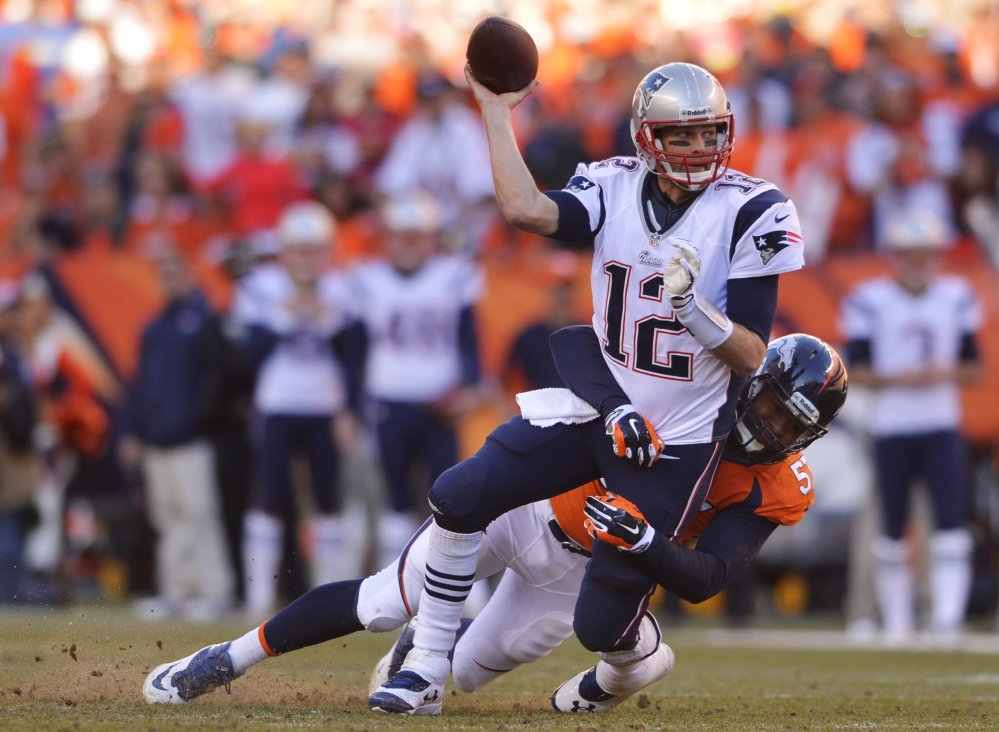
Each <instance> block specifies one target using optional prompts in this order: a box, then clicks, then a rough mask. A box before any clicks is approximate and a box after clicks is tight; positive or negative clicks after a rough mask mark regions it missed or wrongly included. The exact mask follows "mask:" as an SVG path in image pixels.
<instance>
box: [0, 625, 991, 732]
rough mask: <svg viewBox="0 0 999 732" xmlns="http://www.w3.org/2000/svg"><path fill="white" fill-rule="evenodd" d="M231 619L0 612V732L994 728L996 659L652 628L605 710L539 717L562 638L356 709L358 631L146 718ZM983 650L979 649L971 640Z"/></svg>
mask: <svg viewBox="0 0 999 732" xmlns="http://www.w3.org/2000/svg"><path fill="white" fill-rule="evenodd" d="M244 631H245V627H244V626H243V625H240V624H236V623H228V624H218V625H212V626H195V627H190V626H187V625H184V624H181V623H169V622H165V623H157V624H153V623H140V622H138V621H136V620H134V619H132V616H131V615H130V614H129V613H127V612H125V611H122V610H107V609H98V608H89V609H87V608H84V609H77V610H75V611H73V610H59V611H39V610H22V611H6V612H3V613H0V730H4V731H5V732H6V731H7V730H10V731H11V732H14V731H20V730H44V731H46V732H47V731H49V730H68V731H73V732H76V731H77V730H81V731H89V730H159V731H161V732H165V731H168V730H265V729H268V730H271V729H282V730H283V729H303V730H311V729H343V730H357V731H358V732H361V731H362V730H364V731H367V732H374V730H376V729H379V730H394V729H403V728H405V729H407V730H438V729H448V730H454V729H461V730H465V729H467V730H540V729H567V730H579V731H580V732H590V731H591V730H600V731H606V732H611V731H616V730H634V729H677V730H699V729H712V730H748V729H754V730H756V729H761V730H806V729H807V730H825V729H875V730H909V729H913V730H915V729H919V730H924V729H925V730H931V729H951V730H965V729H999V656H996V655H991V654H982V653H977V654H976V653H972V654H969V653H922V652H893V653H892V652H878V651H864V650H804V649H788V648H781V649H773V648H767V647H746V646H744V645H741V644H740V645H731V644H719V643H718V642H717V640H715V641H712V636H711V634H708V633H705V632H703V631H682V632H679V631H678V632H674V633H671V632H670V631H668V630H667V631H666V639H667V641H668V642H670V644H671V645H672V647H673V649H674V650H675V651H676V656H677V664H676V668H675V669H674V670H673V673H672V674H670V676H669V677H667V678H666V679H664V680H663V681H660V682H659V683H658V684H656V685H654V686H653V687H651V688H650V689H649V690H648V692H647V693H646V694H645V695H640V696H637V697H634V698H633V699H631V700H629V701H628V702H626V703H625V704H624V705H623V706H622V707H620V708H619V709H618V710H617V711H615V712H613V713H611V714H605V715H593V716H586V717H580V716H576V715H560V714H556V713H555V712H553V711H552V709H551V707H550V706H549V702H548V695H549V694H550V692H551V690H552V689H553V688H555V686H557V685H558V684H559V683H561V682H562V681H563V680H564V679H566V678H568V677H569V676H570V675H572V674H573V673H575V672H576V671H578V670H582V669H583V668H586V667H587V666H588V665H590V664H591V663H592V657H591V656H590V655H589V654H587V653H586V652H585V651H584V650H583V649H582V648H581V647H580V646H579V645H578V644H576V642H575V641H574V640H570V641H569V642H567V643H566V644H564V645H563V647H562V648H560V649H558V650H557V651H556V652H555V653H554V654H553V655H552V656H551V657H549V658H547V659H545V660H543V661H542V662H540V663H537V664H534V665H533V666H531V667H526V668H522V669H519V670H518V671H516V672H514V673H511V674H509V675H508V676H507V677H506V678H504V679H501V680H500V681H498V682H497V683H495V684H493V685H492V686H491V687H487V688H486V689H484V690H483V691H480V692H478V693H477V694H474V695H466V694H461V693H452V692H450V691H449V692H448V695H447V697H446V702H445V708H444V713H443V714H442V715H441V716H440V717H430V718H428V717H415V718H413V717H394V716H383V715H373V714H371V713H369V712H368V711H367V707H366V705H365V696H364V695H365V692H366V688H367V681H368V674H369V672H370V669H371V668H372V666H373V665H374V663H375V661H376V660H377V659H378V658H379V657H380V656H381V655H382V653H384V651H385V650H386V649H387V647H388V646H389V645H390V644H391V642H392V640H394V635H393V636H392V637H387V636H374V635H363V634H357V635H355V636H350V637H348V638H346V639H344V641H341V642H333V643H328V644H326V645H324V646H320V647H318V648H311V649H306V650H304V651H299V652H297V653H295V654H291V655H289V656H284V657H282V658H279V659H274V660H271V661H268V662H266V663H264V664H262V665H260V666H257V667H256V668H254V669H252V670H251V671H250V672H249V673H248V674H247V675H246V676H245V677H243V678H241V679H238V680H237V681H236V682H235V683H233V685H232V695H231V696H227V695H226V694H225V692H224V691H222V690H218V691H216V692H215V693H214V694H211V695H208V696H207V697H204V698H202V699H199V700H198V701H196V702H194V703H192V704H190V705H187V706H185V707H169V708H165V707H150V706H148V705H146V704H145V703H144V702H143V700H142V696H141V693H140V687H141V684H142V680H143V679H144V678H145V675H146V673H147V671H148V670H149V669H151V668H152V667H153V666H155V665H157V664H159V663H162V662H164V661H169V660H174V659H177V658H180V657H182V656H185V655H187V654H189V653H192V652H193V651H195V650H197V649H198V648H199V647H201V646H202V645H206V644H208V643H210V642H217V641H220V640H225V639H228V638H232V637H234V636H235V635H237V634H239V633H241V632H244ZM983 642H984V640H983Z"/></svg>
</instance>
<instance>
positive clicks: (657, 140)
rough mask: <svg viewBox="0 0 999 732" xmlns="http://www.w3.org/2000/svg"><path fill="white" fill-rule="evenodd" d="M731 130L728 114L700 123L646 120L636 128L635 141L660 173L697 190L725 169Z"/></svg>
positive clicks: (732, 127)
mask: <svg viewBox="0 0 999 732" xmlns="http://www.w3.org/2000/svg"><path fill="white" fill-rule="evenodd" d="M733 133H734V120H733V118H732V115H731V114H725V115H720V116H718V117H715V118H714V119H713V120H712V121H711V122H709V123H700V124H681V123H680V121H679V120H662V121H648V120H646V121H644V122H642V124H641V126H640V127H639V128H638V131H637V133H636V135H635V144H636V145H638V147H639V148H640V149H641V150H642V152H644V153H645V154H646V155H648V156H649V157H650V158H651V159H652V160H653V161H654V162H655V165H656V172H658V173H659V175H661V176H662V177H664V178H666V179H668V180H671V181H673V182H674V183H676V184H677V185H678V186H680V187H681V188H683V189H684V190H689V191H697V190H700V189H702V188H704V187H705V186H706V185H708V184H709V183H712V182H713V181H716V180H718V178H720V177H721V176H722V175H724V174H725V171H727V170H728V164H729V158H730V157H731V156H732V148H733V139H734V134H733Z"/></svg>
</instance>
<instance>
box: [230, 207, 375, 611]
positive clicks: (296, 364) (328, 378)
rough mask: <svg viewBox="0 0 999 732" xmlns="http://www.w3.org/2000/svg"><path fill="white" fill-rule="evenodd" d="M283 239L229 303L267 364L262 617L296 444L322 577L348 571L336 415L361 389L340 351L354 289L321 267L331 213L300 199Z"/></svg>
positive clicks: (259, 389)
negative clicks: (307, 481) (303, 460)
mask: <svg viewBox="0 0 999 732" xmlns="http://www.w3.org/2000/svg"><path fill="white" fill-rule="evenodd" d="M279 236H280V238H281V242H282V251H281V259H280V261H279V262H274V263H271V264H265V265H263V266H261V267H259V268H257V269H256V270H255V271H253V272H251V273H250V274H248V275H247V276H246V277H245V278H244V279H243V281H242V282H240V286H239V289H238V290H237V292H236V299H235V302H234V304H233V309H232V317H233V321H234V322H236V323H238V324H240V325H241V326H242V327H243V328H245V330H246V332H247V338H246V346H245V348H246V351H247V353H248V355H249V358H250V359H251V360H253V361H254V362H257V363H260V368H259V372H258V374H257V383H256V387H255V390H254V394H253V405H254V408H255V410H256V412H257V415H258V418H259V431H258V435H259V445H258V449H257V470H258V481H257V482H258V486H259V490H258V495H257V496H256V498H255V501H254V508H253V509H252V510H251V511H249V512H248V513H247V514H246V517H245V519H244V522H243V527H244V528H243V566H244V573H245V574H246V577H245V578H244V581H245V588H246V610H247V614H248V615H249V616H250V617H258V618H259V617H266V616H267V614H268V613H269V612H270V611H271V609H272V607H273V604H274V600H275V596H276V592H277V580H276V579H274V577H275V575H277V573H278V565H279V564H280V561H281V551H282V548H283V546H284V544H283V539H284V518H285V514H286V512H287V509H288V505H289V503H290V501H291V495H292V493H291V486H290V477H289V470H290V459H291V455H292V453H293V452H294V451H299V450H300V451H304V452H305V453H306V454H307V455H308V458H309V472H310V475H311V478H312V488H313V494H314V496H315V499H316V505H317V507H318V509H319V512H320V513H319V515H318V516H317V517H316V518H315V520H314V522H313V531H314V533H315V538H316V568H315V569H316V571H315V572H314V575H315V580H316V584H321V583H323V582H330V581H332V580H335V579H342V578H343V577H344V574H343V567H344V564H345V562H344V546H343V541H344V538H343V527H342V526H341V519H340V516H339V510H340V499H339V494H338V491H337V468H338V462H339V460H338V454H337V450H336V447H335V445H334V444H333V426H332V422H333V420H334V419H338V420H345V421H348V422H352V421H353V417H351V416H349V413H348V411H347V405H348V392H349V393H350V394H354V395H356V394H357V393H358V392H359V390H358V388H357V387H356V386H354V387H353V388H348V386H347V385H346V384H345V376H351V377H352V378H351V380H352V381H356V380H357V377H356V376H355V375H352V374H351V373H350V371H351V369H349V368H348V369H346V370H345V369H344V367H343V364H344V360H345V358H346V357H347V356H348V355H349V354H345V353H344V349H342V348H339V349H338V348H337V346H338V344H339V343H342V341H343V340H344V339H345V338H346V337H347V335H349V333H350V332H351V328H350V326H351V319H350V315H349V309H348V296H347V288H346V285H345V283H344V282H343V278H342V276H341V275H339V274H336V273H333V272H330V271H324V266H325V265H326V263H327V260H328V259H329V246H330V241H331V239H332V237H333V219H332V217H331V216H330V215H329V213H328V212H327V211H326V209H325V208H324V207H323V206H322V205H321V204H318V203H316V202H306V203H299V204H295V205H293V206H290V207H289V208H288V209H287V210H286V211H285V212H284V213H283V214H282V216H281V220H280V222H279ZM334 349H337V350H338V351H340V353H338V354H335V353H334ZM338 356H340V357H339V358H338ZM355 408H356V406H355ZM341 428H342V429H346V427H343V426H342V425H341ZM348 576H349V575H348Z"/></svg>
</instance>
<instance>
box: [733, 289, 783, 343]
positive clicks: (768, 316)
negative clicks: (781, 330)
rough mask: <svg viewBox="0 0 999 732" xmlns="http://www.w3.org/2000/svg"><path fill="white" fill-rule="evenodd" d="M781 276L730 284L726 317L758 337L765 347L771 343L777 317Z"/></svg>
mask: <svg viewBox="0 0 999 732" xmlns="http://www.w3.org/2000/svg"><path fill="white" fill-rule="evenodd" d="M778 277H779V275H766V276H764V277H745V278H743V279H737V280H729V281H728V304H727V305H726V307H725V314H726V315H728V317H729V319H730V320H731V321H732V322H733V323H738V324H739V325H741V326H742V327H743V328H746V329H747V330H751V331H753V332H754V333H755V334H756V335H758V336H759V337H760V340H762V341H763V345H766V344H768V343H769V342H770V331H771V330H772V329H773V327H774V318H776V317H777V280H778Z"/></svg>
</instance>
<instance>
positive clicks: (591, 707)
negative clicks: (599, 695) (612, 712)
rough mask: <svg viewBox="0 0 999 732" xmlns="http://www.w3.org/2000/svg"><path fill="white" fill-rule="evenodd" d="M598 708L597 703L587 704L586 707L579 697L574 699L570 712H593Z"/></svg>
mask: <svg viewBox="0 0 999 732" xmlns="http://www.w3.org/2000/svg"><path fill="white" fill-rule="evenodd" d="M596 708H597V705H596V704H587V705H586V706H585V707H584V706H583V705H582V704H580V703H579V700H578V699H573V700H572V709H570V710H569V711H570V712H592V711H593V710H594V709H596Z"/></svg>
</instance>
